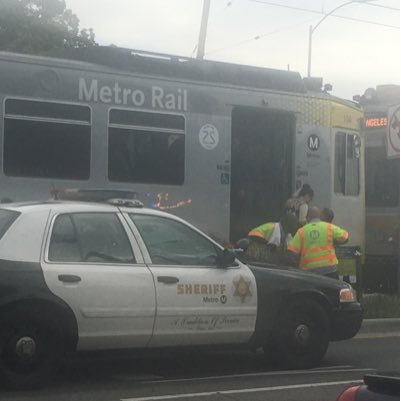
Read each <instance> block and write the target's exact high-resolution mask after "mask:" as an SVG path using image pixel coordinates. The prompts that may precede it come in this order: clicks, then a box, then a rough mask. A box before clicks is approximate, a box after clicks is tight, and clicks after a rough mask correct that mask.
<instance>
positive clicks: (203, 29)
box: [196, 0, 210, 60]
mask: <svg viewBox="0 0 401 401" xmlns="http://www.w3.org/2000/svg"><path fill="white" fill-rule="evenodd" d="M209 8H210V0H204V1H203V12H202V22H201V27H200V32H199V40H198V51H197V53H196V58H197V59H199V60H203V57H204V56H205V42H206V30H207V20H208V18H209Z"/></svg>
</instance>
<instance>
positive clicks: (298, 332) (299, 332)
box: [295, 324, 310, 345]
mask: <svg viewBox="0 0 401 401" xmlns="http://www.w3.org/2000/svg"><path fill="white" fill-rule="evenodd" d="M309 338H310V330H309V327H308V326H306V325H305V324H300V325H299V326H297V328H296V329H295V340H296V341H297V343H298V344H301V345H305V344H307V343H308V341H309Z"/></svg>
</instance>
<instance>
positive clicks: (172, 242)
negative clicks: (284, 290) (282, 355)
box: [129, 213, 257, 346]
mask: <svg viewBox="0 0 401 401" xmlns="http://www.w3.org/2000/svg"><path fill="white" fill-rule="evenodd" d="M129 217H130V219H131V221H132V222H134V223H135V227H133V230H134V233H135V234H136V235H137V236H140V237H141V238H139V237H138V243H139V245H140V246H141V248H142V247H143V253H144V257H145V261H147V262H148V263H149V267H150V270H151V271H152V273H153V276H154V280H155V286H156V322H155V328H154V331H153V336H152V339H151V342H150V345H151V346H162V345H169V346H171V345H173V346H174V345H196V344H199V345H200V344H217V343H240V342H246V341H247V340H248V339H249V338H250V336H251V335H252V333H253V332H254V328H255V321H256V305H257V293H256V283H255V279H254V276H253V274H252V273H251V271H250V270H249V269H248V267H246V266H245V265H242V264H239V263H235V264H234V265H233V266H230V267H226V268H221V267H217V263H216V260H217V255H218V248H217V246H216V245H215V244H214V243H213V242H212V241H210V240H209V239H208V238H207V237H205V236H204V235H202V234H201V233H200V232H199V231H198V230H196V229H195V228H194V227H192V226H190V225H189V224H186V223H184V222H183V221H181V220H179V219H175V218H169V217H166V216H161V215H156V214H152V215H150V214H139V213H135V214H129ZM136 230H137V231H136ZM141 239H142V240H143V243H141Z"/></svg>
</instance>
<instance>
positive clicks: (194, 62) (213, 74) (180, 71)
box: [0, 46, 307, 93]
mask: <svg viewBox="0 0 401 401" xmlns="http://www.w3.org/2000/svg"><path fill="white" fill-rule="evenodd" d="M1 56H3V57H1ZM5 56H7V58H8V59H10V58H14V59H15V61H26V62H34V61H36V62H37V60H38V59H41V61H42V62H45V61H46V59H47V60H48V58H49V57H50V58H53V59H58V60H59V62H60V63H62V64H65V63H66V62H67V63H69V64H70V66H71V61H72V62H73V63H74V64H75V65H77V62H81V63H82V62H83V63H85V64H86V63H90V64H95V65H97V66H103V67H108V68H111V69H114V70H119V71H126V72H132V73H139V74H146V75H153V76H160V77H163V78H171V79H184V80H189V81H195V82H207V83H214V84H228V85H234V86H242V87H248V88H256V89H267V90H274V91H284V92H295V93H306V92H307V88H306V86H305V83H304V81H303V79H302V77H301V75H300V74H299V73H298V72H294V71H284V70H277V69H271V68H263V67H255V66H248V65H242V64H232V63H225V62H219V61H210V60H198V59H193V58H186V57H181V56H174V55H168V54H162V53H150V52H146V51H140V50H131V49H123V48H118V47H113V46H94V47H86V48H71V49H70V48H66V49H58V50H54V51H51V52H49V53H46V54H43V55H42V56H32V55H25V54H24V55H22V54H13V53H0V58H4V57H5ZM62 60H63V61H62ZM81 67H84V68H85V66H83V65H82V64H81ZM90 68H91V67H90V66H89V65H86V69H90ZM92 68H93V67H92Z"/></svg>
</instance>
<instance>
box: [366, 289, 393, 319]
mask: <svg viewBox="0 0 401 401" xmlns="http://www.w3.org/2000/svg"><path fill="white" fill-rule="evenodd" d="M361 303H362V306H363V309H364V313H363V315H364V318H365V319H378V318H391V317H392V318H399V317H400V297H399V296H398V295H385V294H364V295H363V297H362V302H361Z"/></svg>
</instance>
